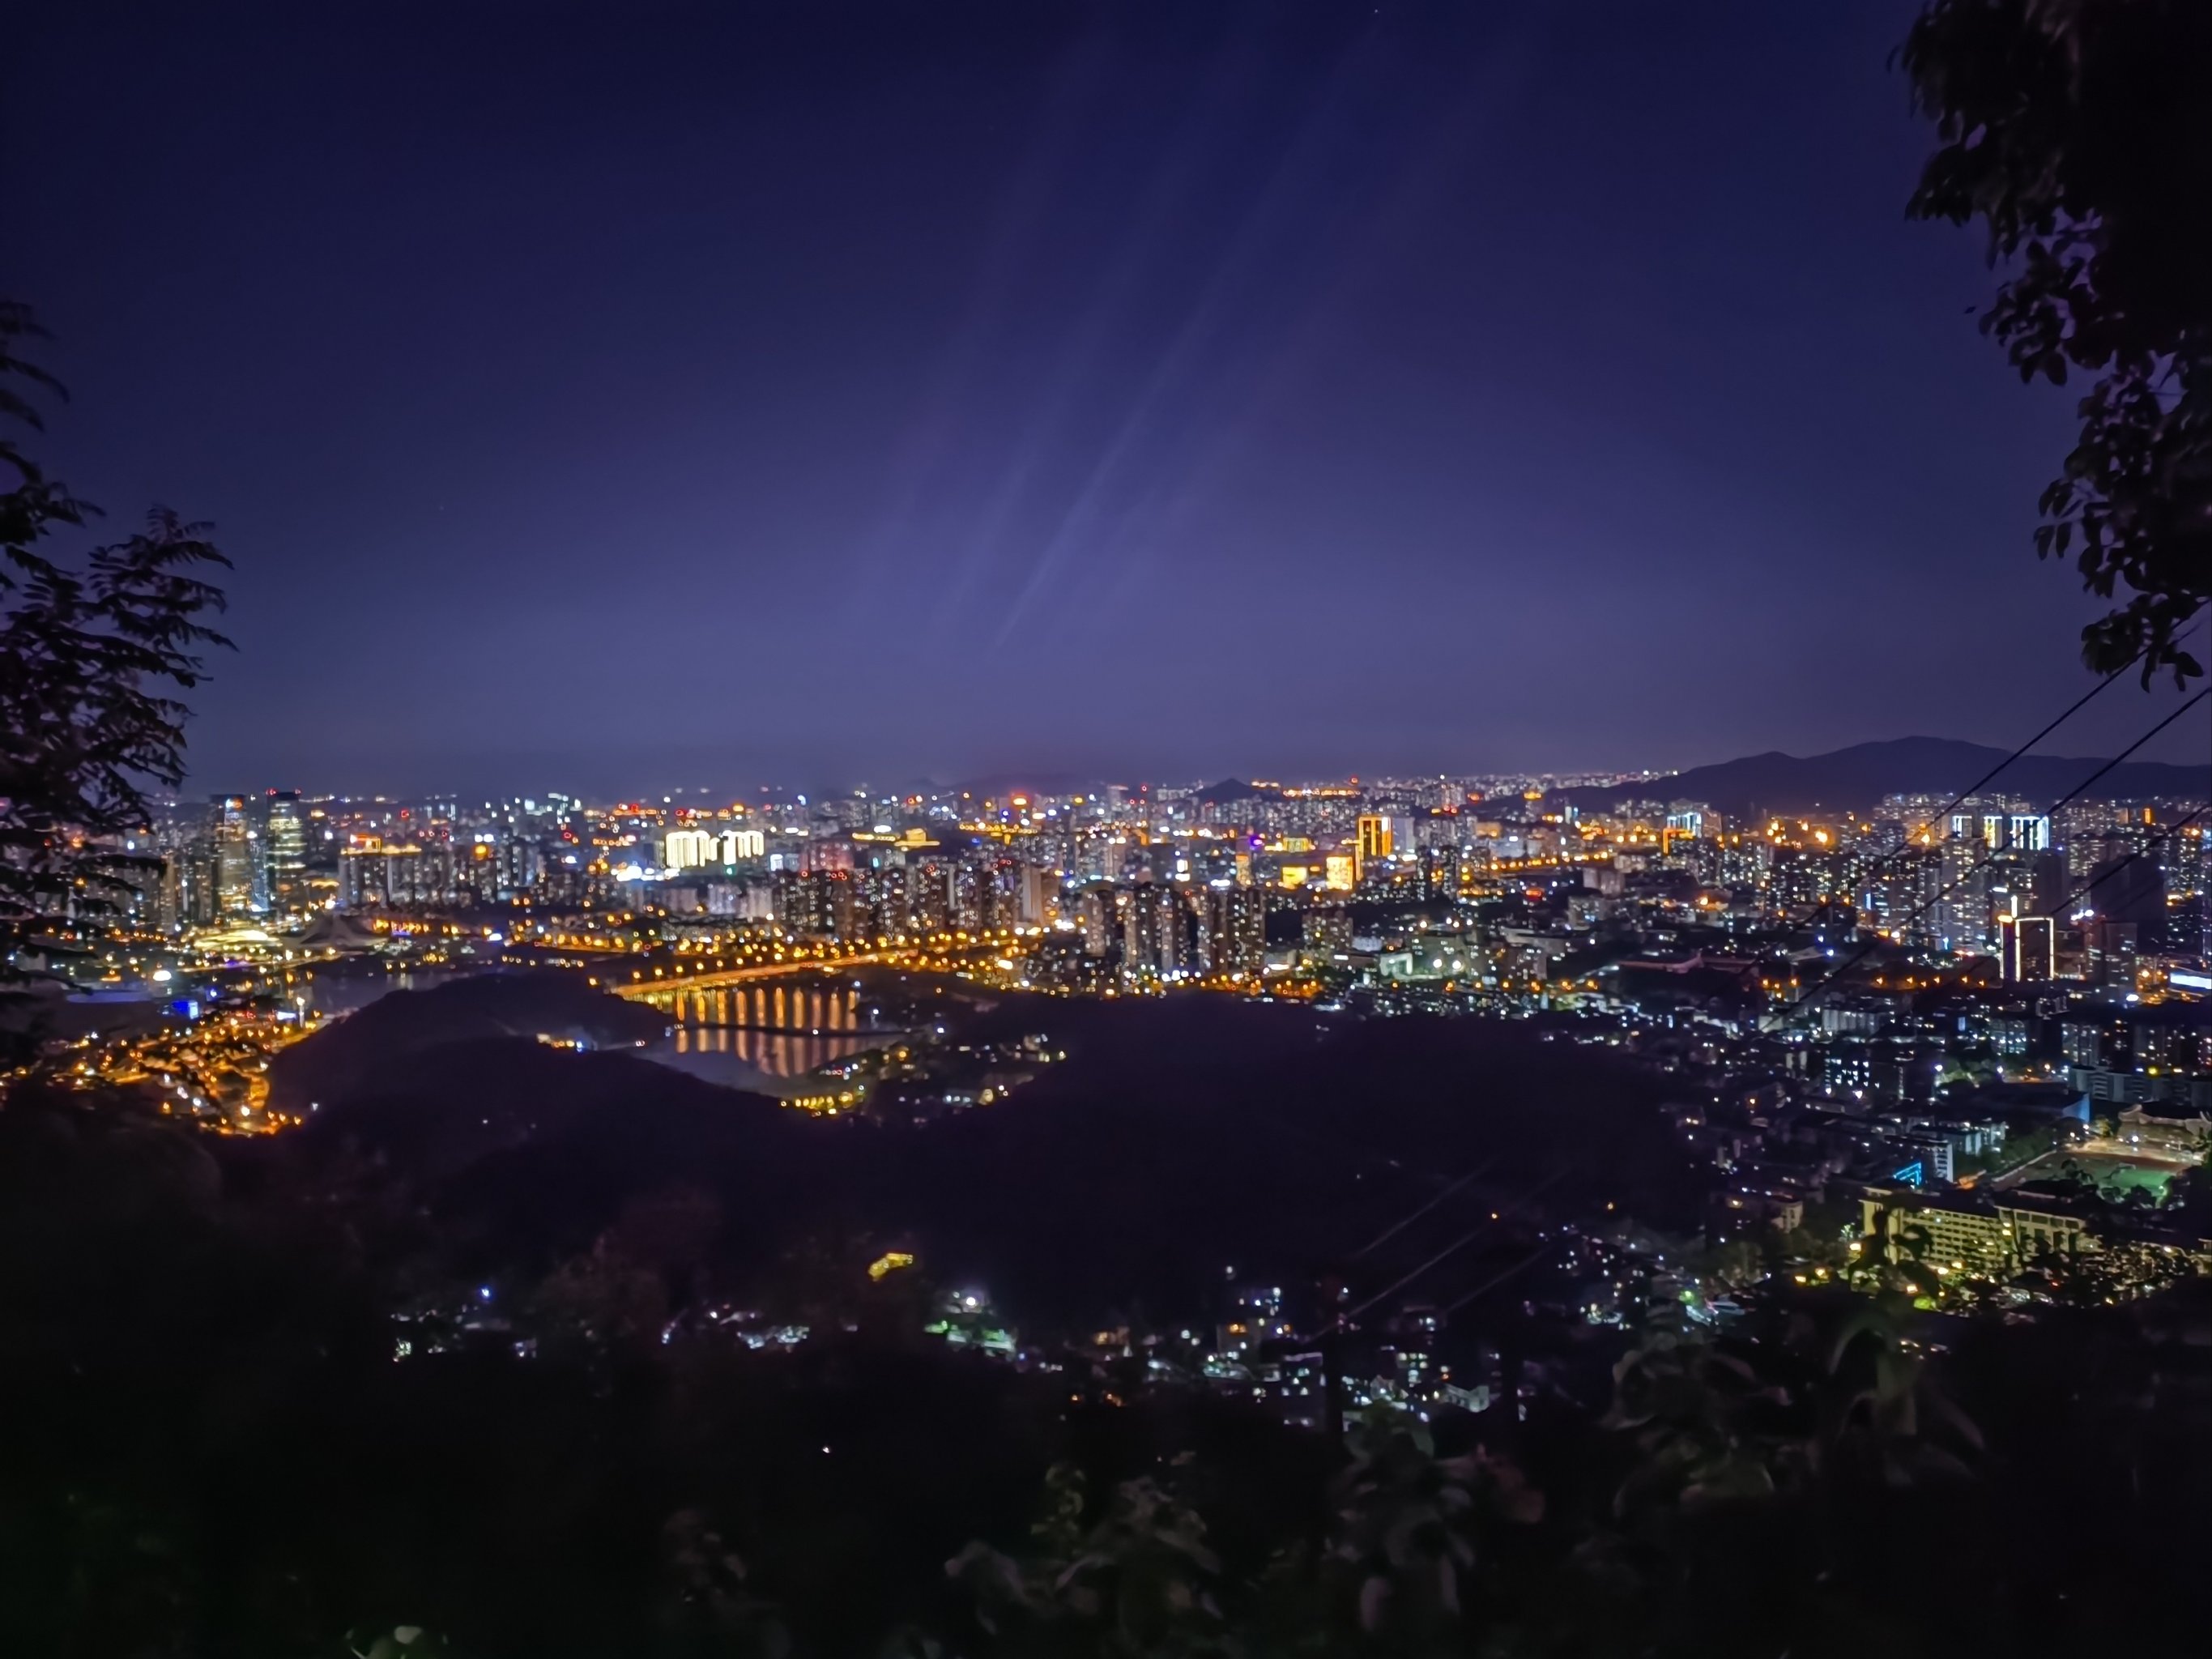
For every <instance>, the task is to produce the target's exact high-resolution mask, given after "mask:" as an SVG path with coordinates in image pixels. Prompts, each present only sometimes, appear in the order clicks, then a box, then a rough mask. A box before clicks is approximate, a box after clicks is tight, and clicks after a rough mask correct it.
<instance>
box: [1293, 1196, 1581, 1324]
mask: <svg viewBox="0 0 2212 1659" xmlns="http://www.w3.org/2000/svg"><path fill="white" fill-rule="evenodd" d="M1566 1174H1567V1171H1566V1170H1565V1167H1564V1166H1563V1167H1561V1168H1559V1169H1557V1170H1553V1171H1552V1173H1551V1174H1550V1175H1548V1176H1545V1177H1544V1178H1543V1179H1542V1180H1541V1181H1540V1182H1537V1183H1536V1184H1535V1185H1534V1186H1533V1187H1531V1188H1529V1189H1528V1191H1527V1192H1525V1193H1522V1194H1520V1201H1522V1203H1526V1202H1527V1201H1528V1200H1530V1199H1532V1198H1534V1197H1535V1195H1536V1194H1538V1193H1541V1192H1542V1191H1544V1190H1545V1189H1546V1188H1549V1187H1554V1186H1557V1185H1558V1184H1559V1182H1561V1181H1562V1180H1564V1179H1565V1177H1566ZM1495 1225H1498V1217H1497V1215H1496V1214H1495V1213H1492V1216H1491V1218H1489V1219H1488V1220H1487V1221H1482V1222H1478V1223H1477V1224H1476V1225H1474V1227H1472V1228H1470V1229H1469V1230H1468V1231H1466V1232H1464V1233H1462V1234H1461V1235H1460V1236H1459V1237H1457V1238H1455V1239H1454V1240H1453V1241H1452V1242H1451V1243H1449V1244H1447V1245H1445V1246H1444V1247H1443V1249H1441V1250H1438V1251H1437V1253H1436V1254H1435V1255H1432V1256H1431V1257H1430V1258H1429V1259H1428V1260H1427V1261H1424V1262H1423V1263H1421V1265H1420V1266H1419V1267H1416V1268H1414V1269H1413V1271H1412V1272H1411V1273H1407V1274H1405V1275H1404V1276H1403V1277H1402V1278H1401V1279H1397V1280H1396V1281H1395V1282H1394V1283H1392V1284H1390V1285H1387V1286H1385V1287H1384V1288H1383V1289H1382V1290H1379V1291H1376V1292H1375V1294H1374V1295H1372V1296H1370V1297H1368V1298H1367V1299H1366V1300H1365V1301H1364V1302H1363V1303H1361V1304H1359V1305H1358V1307H1356V1308H1347V1309H1346V1310H1345V1311H1344V1312H1342V1313H1340V1314H1339V1315H1337V1316H1336V1317H1335V1318H1334V1320H1332V1321H1330V1322H1329V1327H1328V1328H1342V1327H1343V1326H1344V1325H1346V1323H1348V1322H1351V1321H1352V1320H1354V1319H1357V1318H1358V1317H1359V1316H1360V1315H1362V1314H1364V1313H1365V1312H1366V1311H1367V1310H1369V1309H1370V1308H1371V1307H1373V1306H1374V1305H1375V1304H1376V1303H1378V1302H1382V1301H1384V1300H1387V1299H1388V1298H1389V1297H1393V1296H1395V1295H1396V1294H1397V1293H1398V1292H1399V1291H1402V1290H1404V1289H1405V1288H1406V1286H1407V1285H1410V1284H1412V1283H1413V1281H1414V1280H1415V1279H1419V1277H1420V1276H1421V1275H1422V1274H1423V1273H1426V1272H1428V1270H1429V1269H1430V1268H1431V1267H1435V1266H1436V1265H1437V1263H1438V1262H1440V1261H1444V1260H1446V1259H1447V1258H1449V1256H1451V1255H1455V1254H1456V1253H1457V1252H1458V1251H1460V1250H1462V1249H1465V1248H1466V1247H1467V1246H1468V1245H1469V1244H1472V1243H1474V1241H1475V1240H1476V1239H1478V1238H1480V1237H1482V1235H1483V1234H1484V1233H1486V1232H1487V1231H1489V1230H1490V1229H1491V1228H1492V1227H1493V1226H1495Z"/></svg>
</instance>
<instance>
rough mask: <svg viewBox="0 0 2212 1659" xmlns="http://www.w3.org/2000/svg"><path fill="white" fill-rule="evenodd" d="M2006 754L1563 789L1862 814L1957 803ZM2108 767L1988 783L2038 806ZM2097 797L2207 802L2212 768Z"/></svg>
mask: <svg viewBox="0 0 2212 1659" xmlns="http://www.w3.org/2000/svg"><path fill="white" fill-rule="evenodd" d="M2005 754H2006V751H2005V750H2002V749H1991V748H1990V747H1988V746H1987V745H1985V744H1978V743H1960V742H1956V741H1954V740H1953V739H1950V738H1892V739H1890V740H1889V741H1887V742H1886V743H1860V744H1852V745H1851V746H1850V748H1848V749H1838V750H1832V751H1830V752H1829V753H1827V754H1825V755H1806V756H1797V755H1785V754H1784V753H1782V752H1781V751H1780V750H1770V751H1769V752H1768V753H1766V754H1764V755H1747V756H1745V757H1742V758H1741V759H1739V760H1732V761H1722V762H1720V763H1718V764H1717V765H1712V766H1693V767H1692V768H1691V769H1689V770H1688V771H1686V772H1679V773H1676V774H1675V775H1674V776H1673V777H1668V778H1651V779H1649V780H1646V781H1643V782H1638V783H1623V784H1613V785H1610V786H1607V787H1597V788H1587V789H1569V790H1564V791H1562V792H1561V793H1562V794H1564V795H1565V798H1566V799H1570V800H1571V801H1573V802H1574V803H1575V805H1577V806H1581V807H1584V808H1591V807H1602V806H1610V805H1615V804H1617V803H1619V802H1620V801H1624V800H1693V801H1702V802H1704V803H1705V805H1708V806H1711V807H1715V808H1717V809H1718V810H1719V811H1723V812H1726V813H1729V815H1731V816H1733V817H1756V816H1758V815H1759V814H1762V813H1782V812H1813V811H1863V810H1864V809H1866V808H1868V807H1871V806H1873V805H1875V804H1876V803H1877V802H1879V801H1880V800H1881V798H1882V797H1883V796H1885V795H1897V794H1931V795H1951V794H1955V793H1958V792H1959V791H1960V790H1961V789H1964V788H1965V787H1966V786H1967V785H1968V784H1970V783H1972V782H1973V781H1974V780H1975V779H1977V778H1978V777H1980V776H1981V775H1983V774H1984V773H1985V772H1987V771H1989V770H1990V768H1992V767H1994V766H1995V765H1996V763H1998V762H1999V761H2001V760H2002V759H2003V758H2004V757H2005ZM2102 764H2103V762H2101V761H2100V760H2096V759H2094V758H2091V759H2077V758H2072V757H2064V756H2058V755H2024V756H2022V757H2021V758H2020V759H2018V760H2016V761H2015V762H2014V763H2012V764H2011V765H2010V766H2008V767H2007V768H2005V769H2004V770H2003V771H2002V772H2001V773H1999V774H1998V775H1997V776H1996V778H1994V779H1992V780H1991V781H1990V783H1989V785H1988V792H1989V793H1991V794H2002V795H2018V796H2022V797H2025V798H2026V799H2029V800H2032V801H2033V802H2035V803H2036V804H2037V805H2046V804H2048V803H2049V802H2051V801H2054V800H2057V799H2058V798H2059V797H2060V796H2062V795H2063V794H2065V793H2067V792H2068V791H2069V790H2070V789H2072V788H2074V787H2075V786H2076V785H2077V784H2079V783H2080V782H2081V781H2082V780H2083V779H2084V778H2086V777H2087V776H2088V775H2090V774H2091V773H2093V772H2094V771H2095V770H2096V769H2098V768H2099V767H2100V765H2102ZM2091 793H2092V794H2093V795H2094V796H2096V797H2099V798H2101V799H2118V800H2147V799H2153V798H2166V799H2174V798H2183V799H2203V797H2205V796H2206V795H2208V794H2212V762H2208V763H2206V764H2205V765H2203V766H2174V765H2169V764H2167V763H2164V762H2161V761H2125V762H2123V763H2121V764H2120V765H2118V766H2116V767H2114V768H2113V769H2112V770H2111V771H2110V772H2108V773H2106V775H2104V776H2103V777H2102V778H2100V779H2099V780H2098V781H2097V783H2096V785H2095V786H2094V787H2093V789H2092V791H2091Z"/></svg>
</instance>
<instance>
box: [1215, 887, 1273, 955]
mask: <svg viewBox="0 0 2212 1659" xmlns="http://www.w3.org/2000/svg"><path fill="white" fill-rule="evenodd" d="M1206 908H1207V915H1206V923H1207V926H1206V968H1207V969H1208V970H1209V971H1211V972H1213V973H1217V974H1256V973H1258V972H1259V971H1260V970H1261V967H1262V966H1264V965H1265V963H1266V961H1267V892H1266V890H1264V889H1262V888H1258V887H1215V888H1212V889H1210V890H1208V892H1207V894H1206Z"/></svg>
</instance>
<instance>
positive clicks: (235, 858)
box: [208, 795, 267, 916]
mask: <svg viewBox="0 0 2212 1659" xmlns="http://www.w3.org/2000/svg"><path fill="white" fill-rule="evenodd" d="M208 820H209V822H208V833H209V837H210V840H211V841H212V842H213V843H214V848H215V860H214V862H215V872H214V873H215V910H216V915H218V916H250V915H253V914H255V913H256V912H257V911H259V910H262V909H264V908H267V899H266V895H267V875H266V872H265V871H264V869H263V867H262V863H261V854H262V846H261V839H260V837H259V836H258V835H256V834H255V833H254V828H253V822H252V815H251V813H250V811H249V810H248V807H247V805H246V797H245V796H243V795H216V796H214V797H213V798H212V799H210V801H209V803H208Z"/></svg>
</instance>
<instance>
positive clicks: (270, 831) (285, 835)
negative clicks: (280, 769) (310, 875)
mask: <svg viewBox="0 0 2212 1659" xmlns="http://www.w3.org/2000/svg"><path fill="white" fill-rule="evenodd" d="M263 846H264V849H265V850H264V866H265V868H266V871H267V885H268V894H269V902H270V908H274V909H276V910H285V911H289V910H301V909H304V908H307V809H306V807H304V806H303V805H301V802H300V792H299V791H298V790H296V789H271V790H270V792H269V795H268V799H267V804H266V808H265V811H264V816H263Z"/></svg>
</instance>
